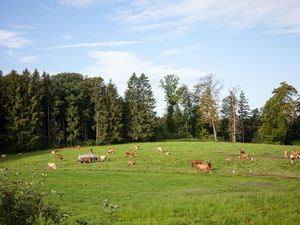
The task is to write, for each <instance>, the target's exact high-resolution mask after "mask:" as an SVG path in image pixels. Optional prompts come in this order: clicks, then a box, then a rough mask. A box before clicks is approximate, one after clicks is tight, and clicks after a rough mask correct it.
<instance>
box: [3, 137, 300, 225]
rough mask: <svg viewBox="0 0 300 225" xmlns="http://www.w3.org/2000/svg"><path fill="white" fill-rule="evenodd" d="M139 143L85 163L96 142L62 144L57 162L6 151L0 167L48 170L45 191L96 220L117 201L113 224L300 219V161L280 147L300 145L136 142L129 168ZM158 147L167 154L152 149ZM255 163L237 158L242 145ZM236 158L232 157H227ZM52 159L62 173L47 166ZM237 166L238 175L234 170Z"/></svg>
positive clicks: (102, 149)
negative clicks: (202, 164) (198, 165)
mask: <svg viewBox="0 0 300 225" xmlns="http://www.w3.org/2000/svg"><path fill="white" fill-rule="evenodd" d="M134 145H136V144H133V143H131V144H122V145H113V146H94V147H92V148H93V150H94V152H95V153H96V154H97V155H106V152H107V150H108V149H109V148H111V147H113V148H114V149H115V151H116V152H115V154H114V155H109V156H108V161H106V162H94V163H91V164H81V163H79V162H78V161H77V156H78V155H79V154H85V153H88V150H89V149H90V148H91V147H83V148H82V150H78V149H76V148H64V149H58V153H62V154H63V155H64V159H63V160H62V161H59V160H58V159H57V158H56V157H55V156H53V155H51V154H50V150H42V151H37V152H29V153H25V154H22V156H18V155H8V156H7V158H5V159H1V160H0V168H1V169H3V168H9V172H10V174H13V173H14V172H17V171H20V173H21V175H22V176H24V177H30V175H31V173H32V172H34V173H36V174H42V173H47V174H48V177H47V182H46V186H45V189H47V190H51V189H54V190H57V191H62V192H64V193H65V194H64V196H63V198H62V200H61V206H62V207H63V208H64V209H68V210H69V211H70V212H71V213H72V216H71V217H70V219H69V224H75V219H76V218H84V219H85V220H87V221H88V222H89V224H99V221H100V220H101V216H102V214H101V210H102V209H103V203H102V201H103V199H109V201H110V202H111V203H113V204H116V205H118V206H119V208H118V209H117V213H118V221H117V222H116V223H115V224H128V225H138V224H141V225H142V224H143V225H146V224H147V225H148V224H152V225H179V224H180V225H184V224H186V225H191V224H279V225H282V224H289V225H292V224H299V223H300V202H299V201H300V159H298V160H296V161H295V163H294V164H291V163H290V162H289V160H287V159H285V158H284V157H283V151H284V150H287V151H299V150H300V149H299V148H300V147H295V146H276V145H261V144H241V143H237V144H231V143H215V142H156V143H139V145H141V146H142V150H136V152H137V156H136V157H135V161H136V165H134V166H128V164H127V162H128V158H127V157H126V156H125V152H126V151H133V146H134ZM157 146H161V147H162V149H163V150H164V151H169V152H170V155H169V156H168V155H166V154H163V153H157V152H155V151H154V150H153V149H154V148H155V147H157ZM240 148H244V149H245V151H246V153H248V154H249V155H250V156H253V157H255V158H256V161H254V162H251V161H241V160H239V159H238V154H239V149H240ZM225 157H231V158H232V162H225ZM193 159H200V160H202V161H209V162H211V163H212V166H213V172H212V173H206V172H198V171H196V170H195V169H194V168H192V167H191V163H190V161H191V160H193ZM48 162H55V163H56V166H57V170H48V169H47V163H48ZM233 171H234V172H233Z"/></svg>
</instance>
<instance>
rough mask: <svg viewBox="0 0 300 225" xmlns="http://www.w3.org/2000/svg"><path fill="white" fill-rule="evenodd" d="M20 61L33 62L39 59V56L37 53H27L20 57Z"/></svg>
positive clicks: (23, 62) (24, 62)
mask: <svg viewBox="0 0 300 225" xmlns="http://www.w3.org/2000/svg"><path fill="white" fill-rule="evenodd" d="M19 61H20V62H21V63H22V64H33V63H37V62H38V61H39V58H38V57H37V56H36V55H27V56H22V57H20V58H19Z"/></svg>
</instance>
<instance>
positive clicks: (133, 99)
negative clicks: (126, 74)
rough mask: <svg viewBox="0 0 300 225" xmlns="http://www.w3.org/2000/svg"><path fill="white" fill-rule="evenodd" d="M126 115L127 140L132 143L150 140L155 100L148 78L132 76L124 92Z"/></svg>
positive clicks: (153, 122)
mask: <svg viewBox="0 0 300 225" xmlns="http://www.w3.org/2000/svg"><path fill="white" fill-rule="evenodd" d="M125 102H126V108H127V109H128V114H127V116H126V117H127V118H126V121H127V125H126V131H127V136H128V139H130V140H134V141H138V140H140V141H146V140H150V139H151V138H152V137H153V136H154V129H155V115H156V113H155V112H154V108H155V99H154V96H153V92H152V89H151V85H150V81H149V79H148V77H147V76H146V75H144V74H142V75H141V76H140V77H137V76H136V75H135V74H133V75H132V76H131V77H130V79H129V81H128V83H127V90H126V92H125Z"/></svg>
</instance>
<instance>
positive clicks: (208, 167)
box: [1, 145, 300, 173]
mask: <svg viewBox="0 0 300 225" xmlns="http://www.w3.org/2000/svg"><path fill="white" fill-rule="evenodd" d="M75 148H76V149H77V150H79V151H81V150H82V148H81V146H79V145H78V146H76V147H75ZM141 150H142V147H141V146H140V145H135V146H134V147H133V151H127V152H125V157H127V158H129V160H128V162H127V165H128V166H134V165H136V160H134V159H133V158H134V157H136V156H137V155H138V152H137V151H141ZM153 150H154V152H156V153H160V154H164V155H167V156H170V152H169V151H164V150H163V149H162V147H160V146H159V147H156V148H154V149H153ZM113 154H115V149H114V148H110V149H108V150H107V155H100V156H97V155H96V154H95V152H94V150H93V149H92V148H91V149H90V150H89V153H88V154H82V155H79V156H78V161H79V162H81V163H84V164H85V163H91V162H93V161H98V162H105V161H107V160H108V156H110V155H113ZM50 155H51V156H54V157H56V158H57V159H58V160H59V161H62V160H63V159H64V155H63V154H61V153H58V152H57V151H56V150H51V151H50ZM18 156H22V154H21V153H19V154H18ZM283 157H284V158H286V159H289V160H290V162H291V163H292V164H294V161H295V160H296V159H299V158H300V152H297V151H291V152H290V153H289V152H288V151H284V155H283ZM5 158H6V154H2V155H1V159H5ZM238 159H239V160H241V161H244V160H249V161H251V162H254V161H256V158H255V157H253V156H250V155H249V154H247V153H246V151H245V150H244V149H242V148H241V149H240V150H239V155H238ZM189 162H190V163H191V166H192V168H195V169H196V171H204V172H210V173H211V172H212V170H213V169H212V164H211V162H203V161H202V160H199V159H194V160H190V161H189ZM225 162H226V163H232V158H231V157H230V156H227V157H225ZM48 169H55V170H56V164H55V163H52V162H51V163H48Z"/></svg>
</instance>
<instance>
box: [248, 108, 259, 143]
mask: <svg viewBox="0 0 300 225" xmlns="http://www.w3.org/2000/svg"><path fill="white" fill-rule="evenodd" d="M261 123H262V110H259V109H254V110H252V111H251V113H250V117H249V122H248V124H249V131H248V133H247V134H246V135H245V137H246V138H247V140H249V141H251V142H254V143H260V142H262V140H261V135H260V132H259V129H260V127H261Z"/></svg>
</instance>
